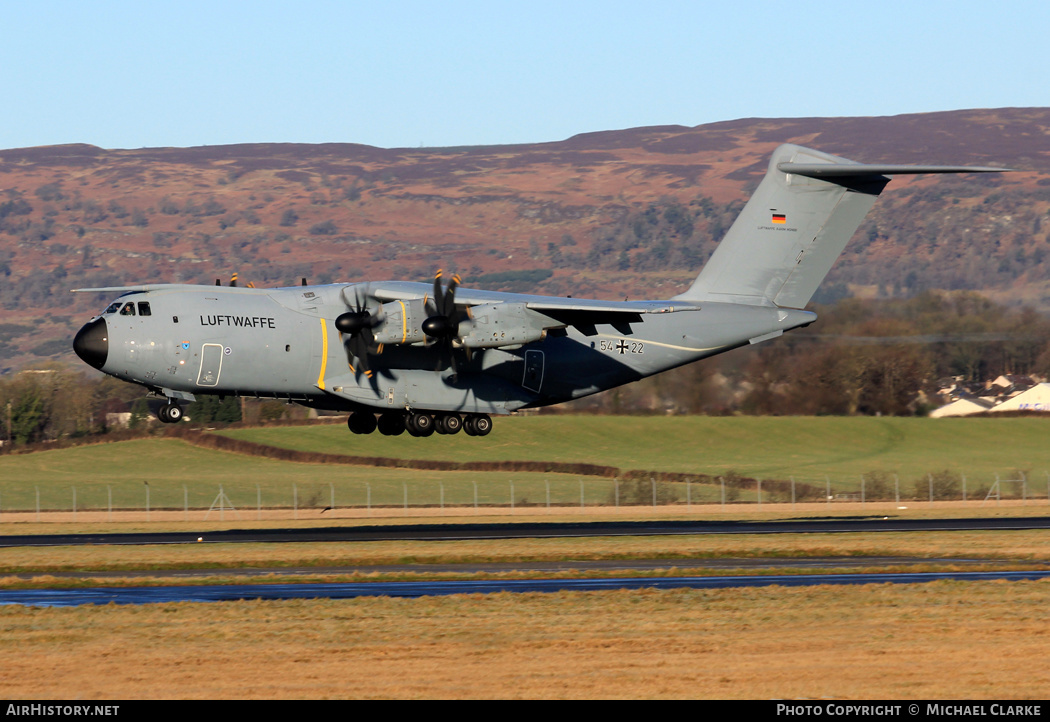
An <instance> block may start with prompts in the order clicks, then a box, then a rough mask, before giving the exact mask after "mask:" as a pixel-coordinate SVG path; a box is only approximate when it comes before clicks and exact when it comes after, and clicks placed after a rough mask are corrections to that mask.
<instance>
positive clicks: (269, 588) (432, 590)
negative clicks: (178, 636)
mask: <svg viewBox="0 0 1050 722" xmlns="http://www.w3.org/2000/svg"><path fill="white" fill-rule="evenodd" d="M1046 578H1050V571H1021V572H926V573H923V572H914V573H908V572H905V573H899V574H898V573H893V574H797V575H796V574H786V575H785V574H771V575H761V576H715V577H644V578H630V577H620V578H609V579H517V580H494V581H493V580H485V581H433V582H366V583H349V584H228V585H207V586H170V587H167V586H166V587H115V588H95V589H28V590H11V591H2V592H0V604H17V605H23V606H34V607H73V606H80V605H84V604H160V603H170V602H221V601H236V600H249V599H250V600H256V599H259V600H280V599H353V598H355V597H378V596H385V597H410V598H411V597H423V596H444V595H450V594H496V593H499V592H513V593H525V592H538V593H553V592H561V591H575V592H594V591H608V590H614V589H663V590H667V589H725V588H739V587H768V586H786V587H800V586H814V585H823V584H835V585H842V584H915V583H928V582H933V581H938V580H945V579H952V580H958V581H1021V580H1029V581H1031V580H1039V579H1046Z"/></svg>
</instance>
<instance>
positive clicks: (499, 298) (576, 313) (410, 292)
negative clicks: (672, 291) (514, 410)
mask: <svg viewBox="0 0 1050 722" xmlns="http://www.w3.org/2000/svg"><path fill="white" fill-rule="evenodd" d="M370 285H371V287H370V288H369V290H368V292H369V294H370V295H371V296H372V297H373V298H376V299H378V300H380V301H407V300H411V299H417V298H423V297H424V296H426V295H427V294H428V293H430V292H431V287H430V286H429V285H428V284H425V283H412V282H401V281H395V282H389V283H375V284H370ZM493 303H496V304H498V303H507V304H524V306H525V307H526V308H528V309H530V310H532V311H535V312H537V313H541V314H543V315H544V316H547V317H549V318H551V319H553V320H554V321H555V323H553V324H550V327H551V328H554V327H557V326H581V325H583V326H593V325H595V324H620V323H632V322H638V321H641V320H642V317H643V316H644V315H646V314H652V313H673V312H676V311H699V310H700V307H699V306H698V305H696V304H691V303H689V302H683V301H601V300H594V299H586V298H569V297H559V296H537V295H531V294H526V293H504V292H501V291H483V290H476V289H470V288H462V287H461V288H459V289H457V290H456V305H458V306H480V305H482V304H493Z"/></svg>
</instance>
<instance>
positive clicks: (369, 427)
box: [346, 411, 376, 434]
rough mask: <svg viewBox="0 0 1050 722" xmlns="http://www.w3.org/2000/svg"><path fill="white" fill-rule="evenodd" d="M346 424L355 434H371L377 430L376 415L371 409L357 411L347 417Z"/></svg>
mask: <svg viewBox="0 0 1050 722" xmlns="http://www.w3.org/2000/svg"><path fill="white" fill-rule="evenodd" d="M346 426H347V428H349V429H350V430H351V431H353V432H354V433H355V434H371V433H372V432H373V431H375V430H376V415H375V414H373V413H372V412H370V411H355V412H354V413H352V414H350V416H349V417H347V419H346Z"/></svg>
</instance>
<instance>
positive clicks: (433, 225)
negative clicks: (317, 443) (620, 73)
mask: <svg viewBox="0 0 1050 722" xmlns="http://www.w3.org/2000/svg"><path fill="white" fill-rule="evenodd" d="M1048 128H1050V108H1027V109H1025V108H1008V109H997V110H967V111H955V112H947V113H927V114H917V115H903V116H893V117H881V118H794V119H742V120H735V121H729V122H723V123H714V124H709V125H703V126H697V127H695V128H686V127H681V126H659V127H650V128H634V129H628V130H618V131H603V132H597V133H586V134H582V135H578V136H574V137H572V138H569V139H567V140H564V141H560V142H553V143H541V144H530V145H513V146H484V147H462V148H396V149H382V148H373V147H370V146H364V145H357V144H351V143H329V144H319V145H303V144H287V143H271V144H243V145H229V146H207V147H199V148H144V149H138V150H104V149H100V148H96V147H93V146H88V145H65V146H52V147H41V148H24V149H13V150H4V151H0V279H2V283H0V324H3V325H0V368H2V367H3V366H9V365H12V364H18V363H22V362H24V361H26V360H29V359H32V358H33V357H34V356H47V355H51V354H53V353H54V352H55V351H56V350H60V347H61V348H65V347H63V346H62V344H63V343H66V344H67V345H68V340H67V337H68V334H69V332H70V329H72V328H75V327H77V326H79V324H80V323H81V322H83V320H85V318H86V317H87V316H88V315H90V313H91V312H92V311H94V310H97V307H99V306H100V304H101V300H100V299H97V298H84V297H74V296H72V295H71V294H69V293H68V289H70V288H74V287H78V286H88V285H91V286H94V285H117V284H128V283H136V282H143V281H179V282H202V283H211V282H214V279H215V278H219V277H221V278H223V279H224V280H225V279H226V278H228V277H229V275H230V274H231V273H232V272H234V271H236V272H239V273H240V276H241V278H242V279H244V280H250V281H253V282H254V283H255V284H256V285H285V284H292V283H297V282H298V280H299V278H301V277H307V278H308V279H309V280H310V281H311V282H328V281H344V280H346V281H355V280H363V279H367V278H398V279H413V280H424V279H428V278H430V277H431V276H432V274H433V272H434V271H435V270H436V269H437V268H438V267H444V268H454V269H457V270H458V271H459V272H460V273H461V274H462V275H464V276H465V277H466V279H467V280H468V282H470V283H472V284H473V285H477V286H481V287H488V288H496V289H513V290H525V289H528V290H535V291H537V292H542V293H556V294H565V293H572V294H573V295H576V296H598V297H602V296H605V297H616V298H619V297H623V296H629V297H631V298H642V297H663V296H667V295H670V294H673V293H676V292H678V291H680V290H682V289H683V288H684V287H685V286H686V285H687V284H688V282H689V281H690V280H691V279H692V278H693V277H694V276H695V275H696V273H697V272H698V270H699V268H700V267H701V266H702V265H703V262H704V261H705V260H706V258H707V257H708V256H709V254H710V253H711V251H712V249H713V248H714V245H715V244H716V242H717V240H718V239H719V238H720V237H721V236H722V234H723V233H724V231H725V229H726V228H727V227H728V226H729V224H730V223H732V221H733V219H734V218H735V215H736V212H737V211H738V210H739V208H740V207H741V205H742V203H743V202H744V201H745V200H746V198H747V195H748V193H749V192H750V190H752V189H753V187H754V186H755V184H756V183H757V182H758V180H759V179H760V178H761V175H762V173H763V172H764V170H765V167H766V164H767V162H768V157H769V153H770V152H771V151H772V150H773V148H775V147H776V146H777V145H778V144H780V143H783V142H795V143H800V144H803V145H809V146H812V147H815V148H818V149H820V150H824V151H827V152H831V153H835V154H839V155H843V156H846V157H849V158H852V159H855V160H858V161H864V162H895V163H950V164H959V163H965V164H974V165H1002V166H1008V167H1012V168H1016V169H1018V170H1019V172H1017V173H1012V174H1008V175H1003V176H959V177H940V178H938V177H918V178H902V179H898V180H896V181H895V182H894V183H893V184H891V185H890V186H889V188H888V190H887V191H886V193H885V194H884V196H883V198H882V199H881V200H880V202H879V203H878V204H877V205H876V209H875V211H874V212H873V213H872V214H871V215H870V216H869V218H868V219H867V221H866V222H865V224H864V225H863V226H862V227H861V229H860V231H859V232H858V234H857V237H856V238H855V239H854V241H853V243H852V244H851V245H850V246H849V247H848V248H847V251H846V253H845V255H844V256H843V258H842V259H840V261H839V263H838V264H837V265H836V267H835V268H834V269H833V271H832V274H831V276H830V277H829V279H828V284H827V286H826V292H827V293H830V294H837V295H847V294H853V295H869V296H872V295H883V296H887V297H907V296H911V295H914V294H915V293H918V292H919V291H921V290H923V289H926V288H943V289H972V290H980V291H982V292H984V293H987V294H989V295H991V296H993V297H995V298H997V299H999V300H1002V301H1007V302H1026V303H1031V304H1033V305H1036V306H1037V307H1040V308H1043V309H1050V244H1048V239H1047V230H1048V228H1047V223H1046V221H1047V220H1048V219H1047V218H1046V216H1047V212H1048V210H1050V135H1048Z"/></svg>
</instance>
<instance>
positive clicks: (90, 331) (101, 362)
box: [73, 317, 109, 369]
mask: <svg viewBox="0 0 1050 722" xmlns="http://www.w3.org/2000/svg"><path fill="white" fill-rule="evenodd" d="M73 351H75V352H76V354H77V356H79V357H80V358H81V360H82V361H83V362H84V363H86V364H87V365H89V366H94V367H95V368H97V369H101V368H102V367H103V366H105V365H106V359H107V358H109V327H108V326H106V319H104V318H101V317H100V318H96V319H95V320H94V321H92V322H90V323H87V324H85V325H84V327H83V328H81V329H80V330H79V331H77V335H76V336H74V337H73Z"/></svg>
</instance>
